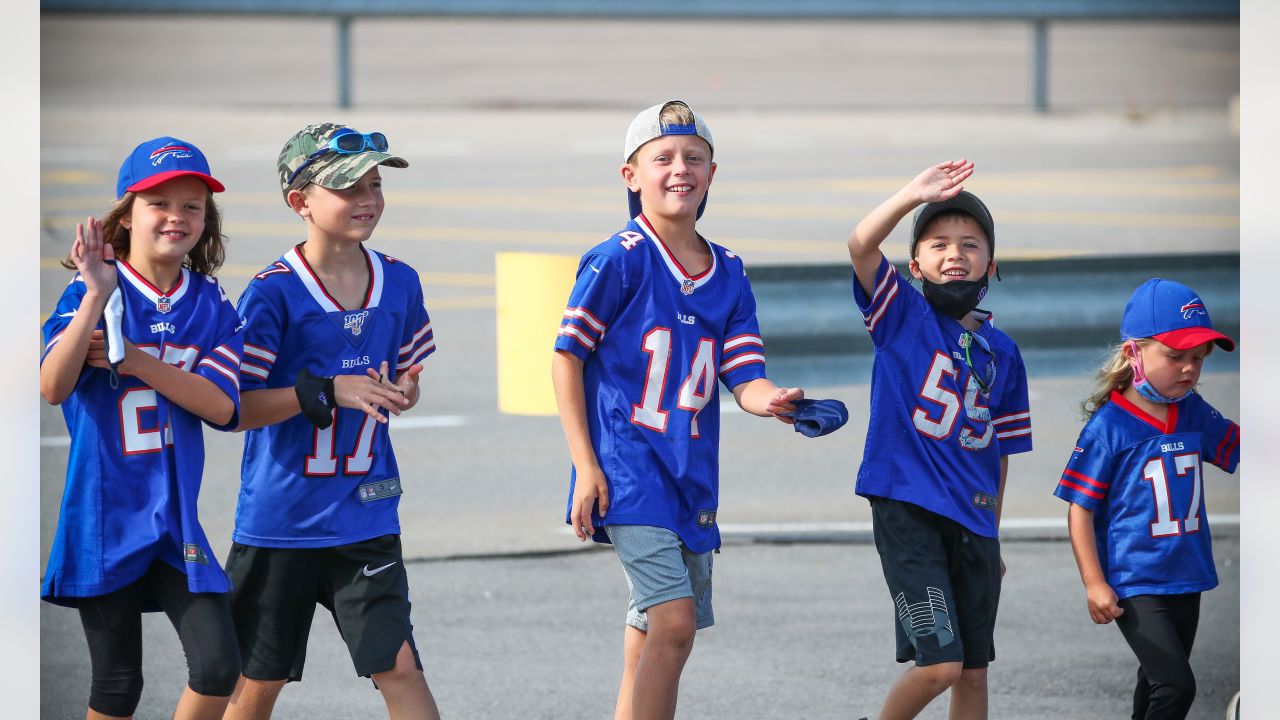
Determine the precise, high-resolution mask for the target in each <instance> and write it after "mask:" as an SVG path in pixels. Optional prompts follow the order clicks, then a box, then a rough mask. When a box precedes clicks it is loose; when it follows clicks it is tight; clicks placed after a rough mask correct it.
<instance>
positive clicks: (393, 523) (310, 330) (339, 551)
mask: <svg viewBox="0 0 1280 720" xmlns="http://www.w3.org/2000/svg"><path fill="white" fill-rule="evenodd" d="M387 151H388V142H387V138H386V136H384V135H383V134H382V133H376V132H375V133H368V134H365V133H359V132H356V131H355V130H352V129H351V128H348V127H344V126H342V125H337V124H334V123H323V124H319V125H310V126H308V127H306V128H304V129H302V130H300V131H299V132H297V133H295V134H294V135H293V137H291V138H290V139H289V140H288V142H286V143H285V146H284V148H283V149H282V150H281V152H280V156H279V159H278V171H279V179H280V189H281V192H282V194H283V195H284V200H285V202H286V203H287V204H288V205H289V208H290V209H291V210H293V211H294V212H295V213H297V214H298V216H299V217H301V218H302V220H303V221H304V223H305V225H306V232H307V237H306V240H305V242H302V243H299V244H298V245H296V246H294V247H292V248H290V250H289V251H288V252H286V253H285V254H284V255H283V256H282V257H280V258H279V259H278V260H275V261H274V262H272V263H271V264H270V265H268V266H267V267H266V268H264V269H263V270H262V272H260V273H258V274H257V275H256V276H254V278H253V279H252V280H251V281H250V282H249V286H248V287H247V288H246V289H245V291H244V294H243V295H241V296H240V304H239V310H240V313H241V315H243V316H244V318H245V323H246V326H245V331H244V332H245V357H244V363H243V364H242V366H241V382H242V383H243V390H244V395H243V400H242V402H243V411H242V413H241V420H240V429H242V430H247V432H246V433H245V446H244V461H243V466H242V470H241V488H240V499H239V502H238V504H237V507H236V521H235V532H234V534H233V536H232V540H233V541H234V542H233V544H232V547H231V553H230V556H229V557H228V559H227V572H228V573H229V574H230V575H231V577H232V579H233V580H234V581H235V590H234V592H233V593H232V596H231V606H232V611H233V613H234V615H235V619H236V630H237V633H238V634H239V640H240V652H241V655H242V656H243V658H244V677H243V680H242V681H241V683H240V685H239V687H237V689H236V694H235V696H234V697H233V698H232V699H231V704H230V706H229V707H228V709H227V717H228V718H266V717H269V716H270V714H271V711H272V708H273V707H274V706H275V701H276V698H277V697H278V696H279V693H280V690H281V689H282V688H283V687H284V685H285V683H286V682H288V681H290V680H293V681H299V680H301V679H302V670H303V665H304V661H305V659H306V648H307V636H308V635H309V633H310V630H311V619H312V616H313V614H314V613H315V609H316V604H317V603H319V604H320V605H323V606H324V607H325V608H327V609H328V610H329V612H330V613H331V614H332V615H333V618H334V621H335V622H336V623H337V625H338V630H339V631H340V632H341V633H342V637H343V639H344V640H345V641H346V643H347V647H348V649H349V651H350V653H351V659H352V662H353V664H354V665H355V669H356V673H357V674H359V675H361V676H365V677H370V678H372V679H373V681H374V685H375V687H377V688H378V689H379V690H380V691H381V692H382V696H383V700H384V701H385V702H386V705H387V713H388V715H389V716H391V717H406V718H409V717H411V718H436V717H439V713H438V711H437V709H436V704H435V699H434V698H433V697H432V695H431V690H430V689H429V688H428V687H427V681H426V677H425V676H424V674H423V672H422V662H421V660H420V658H419V656H418V650H417V646H416V645H415V643H414V640H413V625H412V623H411V622H410V604H409V583H408V573H407V571H406V570H405V567H404V561H403V557H402V553H401V548H400V520H399V516H398V514H397V508H398V506H399V502H400V493H401V478H400V471H399V469H398V468H397V466H396V458H395V454H394V452H393V451H392V448H391V440H390V438H389V437H388V435H387V419H388V418H387V413H390V414H395V415H399V414H400V413H401V412H402V411H404V410H407V409H409V408H411V407H413V406H414V405H415V404H417V402H418V398H419V389H418V375H419V374H420V373H421V372H422V365H421V362H422V360H423V358H425V357H426V356H427V355H430V354H431V353H432V352H434V350H435V336H434V335H433V333H432V330H431V318H430V317H429V316H428V315H427V310H426V307H425V305H424V304H423V298H422V285H421V283H420V282H419V280H418V274H417V272H415V271H414V270H413V268H411V267H409V266H408V265H405V264H404V263H402V262H400V261H399V260H397V259H395V258H393V257H391V256H389V255H384V254H382V253H379V252H375V251H373V250H370V249H368V248H366V247H365V245H364V243H365V241H366V240H368V239H369V238H370V236H371V235H372V234H373V231H374V228H375V227H376V226H377V224H378V220H379V219H380V218H381V216H382V211H383V208H384V205H385V202H384V200H383V195H382V178H381V175H380V173H379V168H380V167H381V166H384V165H385V166H388V167H396V168H404V167H408V163H407V162H405V160H403V159H402V158H399V157H396V156H395V155H390V154H388V153H387Z"/></svg>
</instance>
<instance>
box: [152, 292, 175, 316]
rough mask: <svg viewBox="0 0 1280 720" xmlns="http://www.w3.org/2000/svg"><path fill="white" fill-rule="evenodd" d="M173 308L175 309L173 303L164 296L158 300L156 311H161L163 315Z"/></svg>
mask: <svg viewBox="0 0 1280 720" xmlns="http://www.w3.org/2000/svg"><path fill="white" fill-rule="evenodd" d="M172 308H173V301H172V300H170V299H169V298H167V297H165V296H163V295H161V296H160V297H158V298H156V310H159V311H160V312H162V313H167V312H169V310H171V309H172Z"/></svg>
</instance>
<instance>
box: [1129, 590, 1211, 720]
mask: <svg viewBox="0 0 1280 720" xmlns="http://www.w3.org/2000/svg"><path fill="white" fill-rule="evenodd" d="M1120 607H1122V608H1124V614H1123V615H1121V616H1120V617H1119V618H1117V619H1116V624H1117V625H1119V626H1120V632H1122V633H1124V639H1125V640H1126V641H1127V642H1128V643H1129V647H1130V648H1132V649H1133V654H1134V655H1137V656H1138V663H1139V667H1138V684H1137V687H1135V688H1134V691H1133V718H1134V720H1166V719H1167V720H1182V719H1183V718H1185V717H1186V716H1187V713H1188V712H1190V711H1191V703H1192V702H1193V701H1194V700H1195V699H1196V678H1195V675H1193V674H1192V672H1191V662H1190V657H1191V645H1192V643H1194V642H1195V639H1196V627H1197V626H1198V625H1199V624H1200V593H1189V594H1186V595H1136V596H1134V597H1131V598H1127V599H1124V600H1121V601H1120Z"/></svg>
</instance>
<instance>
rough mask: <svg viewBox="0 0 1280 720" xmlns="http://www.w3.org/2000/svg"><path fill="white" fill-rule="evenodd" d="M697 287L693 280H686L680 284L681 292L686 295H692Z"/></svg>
mask: <svg viewBox="0 0 1280 720" xmlns="http://www.w3.org/2000/svg"><path fill="white" fill-rule="evenodd" d="M696 287H697V286H696V285H694V284H693V281H692V280H690V279H688V278H685V279H684V282H682V283H680V292H682V293H684V294H685V295H692V294H693V290H694V288H696Z"/></svg>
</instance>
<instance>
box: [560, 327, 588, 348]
mask: <svg viewBox="0 0 1280 720" xmlns="http://www.w3.org/2000/svg"><path fill="white" fill-rule="evenodd" d="M556 335H568V336H569V337H571V338H573V339H574V340H577V341H578V343H579V344H580V345H582V347H584V348H586V349H588V350H595V349H596V341H595V340H592V339H591V338H589V337H587V336H586V335H584V334H583V332H582V331H581V330H579V329H578V328H576V327H574V326H573V325H562V326H560V330H559V331H558V332H556Z"/></svg>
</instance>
